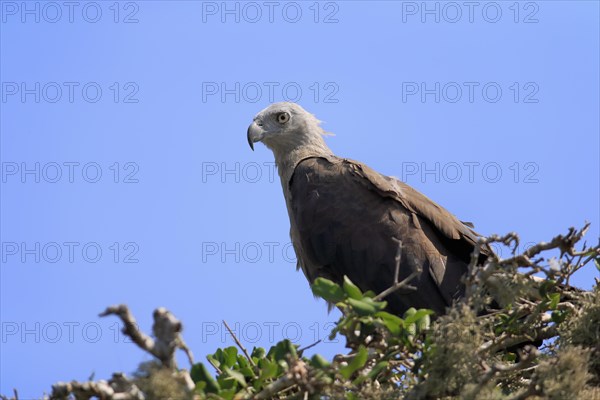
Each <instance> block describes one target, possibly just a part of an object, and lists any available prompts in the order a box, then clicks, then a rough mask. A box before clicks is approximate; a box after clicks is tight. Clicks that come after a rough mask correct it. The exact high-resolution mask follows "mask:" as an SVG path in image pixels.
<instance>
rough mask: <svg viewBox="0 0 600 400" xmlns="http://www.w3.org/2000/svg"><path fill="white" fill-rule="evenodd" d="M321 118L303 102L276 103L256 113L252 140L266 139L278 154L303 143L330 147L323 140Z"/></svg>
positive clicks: (252, 125) (276, 154) (249, 141)
mask: <svg viewBox="0 0 600 400" xmlns="http://www.w3.org/2000/svg"><path fill="white" fill-rule="evenodd" d="M319 124H320V121H319V120H318V119H317V118H316V117H315V116H314V115H312V114H311V113H309V112H307V111H306V110H304V108H302V107H301V106H300V105H299V104H296V103H290V102H281V103H274V104H271V105H270V106H268V107H267V108H265V109H264V110H262V111H261V112H259V113H258V114H256V116H255V117H254V120H253V121H252V124H250V126H249V127H248V144H249V145H250V148H251V149H252V150H254V143H256V142H262V143H263V144H264V145H265V146H267V147H268V148H269V149H271V150H272V151H273V153H275V156H276V157H277V156H278V155H282V154H285V153H289V152H292V151H294V150H297V149H299V148H302V147H315V146H316V147H318V148H320V149H323V150H324V149H327V146H326V145H325V142H324V141H323V138H322V136H323V134H324V131H323V129H322V128H321V127H320V126H319Z"/></svg>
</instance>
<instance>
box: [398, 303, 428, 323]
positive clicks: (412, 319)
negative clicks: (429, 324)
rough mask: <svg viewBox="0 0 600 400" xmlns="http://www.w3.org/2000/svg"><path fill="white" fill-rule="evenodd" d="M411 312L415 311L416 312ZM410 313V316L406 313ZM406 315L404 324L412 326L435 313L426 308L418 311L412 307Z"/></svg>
mask: <svg viewBox="0 0 600 400" xmlns="http://www.w3.org/2000/svg"><path fill="white" fill-rule="evenodd" d="M411 310H414V312H413V311H411ZM409 311H411V312H410V315H408V316H406V313H408V312H409ZM406 313H405V314H404V315H405V317H404V322H405V323H407V324H412V323H416V322H417V321H419V320H420V319H421V318H424V317H426V316H427V317H429V316H430V315H431V314H433V311H432V310H428V309H425V308H421V309H419V310H418V311H417V310H415V309H414V308H412V307H411V308H409V309H408V310H407V311H406Z"/></svg>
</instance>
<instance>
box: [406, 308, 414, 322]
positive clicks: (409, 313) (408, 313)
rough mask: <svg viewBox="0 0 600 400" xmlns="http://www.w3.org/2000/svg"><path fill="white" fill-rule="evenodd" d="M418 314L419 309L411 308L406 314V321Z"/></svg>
mask: <svg viewBox="0 0 600 400" xmlns="http://www.w3.org/2000/svg"><path fill="white" fill-rule="evenodd" d="M416 313H417V309H416V308H414V307H411V308H409V309H408V310H406V311H405V312H404V319H405V320H406V319H407V318H408V317H410V316H412V315H415V314H416Z"/></svg>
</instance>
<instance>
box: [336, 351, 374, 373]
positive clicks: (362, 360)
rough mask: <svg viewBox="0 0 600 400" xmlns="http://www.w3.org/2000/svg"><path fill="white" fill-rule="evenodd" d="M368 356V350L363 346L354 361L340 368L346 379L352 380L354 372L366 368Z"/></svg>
mask: <svg viewBox="0 0 600 400" xmlns="http://www.w3.org/2000/svg"><path fill="white" fill-rule="evenodd" d="M368 355H369V353H368V351H367V349H366V348H365V346H363V345H362V344H361V345H360V347H359V348H358V351H357V352H356V355H355V356H354V358H352V361H350V362H349V363H348V365H347V366H345V367H342V368H340V374H341V375H342V376H343V377H344V378H346V379H348V378H350V377H351V376H352V374H353V373H354V372H356V371H357V370H359V369H360V368H362V367H364V366H365V364H366V362H367V357H368Z"/></svg>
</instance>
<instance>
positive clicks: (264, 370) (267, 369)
mask: <svg viewBox="0 0 600 400" xmlns="http://www.w3.org/2000/svg"><path fill="white" fill-rule="evenodd" d="M278 367H279V366H278V365H277V363H276V362H275V361H271V360H268V359H266V358H263V359H260V360H259V362H258V368H259V369H260V378H261V379H269V378H274V377H275V376H277V370H278V369H279V368H278Z"/></svg>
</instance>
